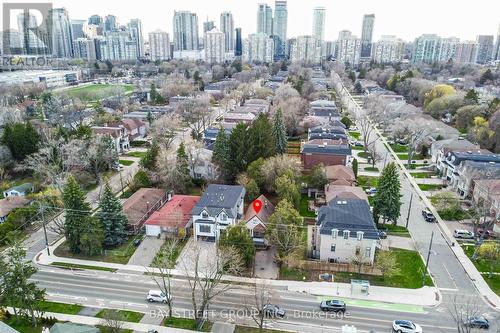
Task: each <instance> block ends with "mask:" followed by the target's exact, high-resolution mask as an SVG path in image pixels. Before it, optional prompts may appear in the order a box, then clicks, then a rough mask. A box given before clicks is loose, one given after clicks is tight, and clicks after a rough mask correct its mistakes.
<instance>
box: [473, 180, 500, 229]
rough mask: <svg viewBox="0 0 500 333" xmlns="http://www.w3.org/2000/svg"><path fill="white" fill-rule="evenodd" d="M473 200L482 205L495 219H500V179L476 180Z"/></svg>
mask: <svg viewBox="0 0 500 333" xmlns="http://www.w3.org/2000/svg"><path fill="white" fill-rule="evenodd" d="M472 199H473V200H474V202H476V203H481V204H482V205H483V206H484V207H485V208H486V209H488V210H489V211H490V213H491V215H492V216H493V217H495V218H496V219H500V178H497V179H477V180H474V191H473V192H472Z"/></svg>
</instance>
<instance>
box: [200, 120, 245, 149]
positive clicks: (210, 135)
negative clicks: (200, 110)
mask: <svg viewBox="0 0 500 333" xmlns="http://www.w3.org/2000/svg"><path fill="white" fill-rule="evenodd" d="M236 125H237V124H235V123H221V124H220V125H219V126H210V127H208V128H207V129H206V130H205V132H203V142H204V143H205V145H206V147H207V148H208V149H210V150H212V149H213V145H214V143H215V139H216V138H217V134H218V133H219V129H220V127H222V128H223V129H224V131H225V132H226V135H227V136H229V135H230V134H231V132H232V131H233V128H235V127H236Z"/></svg>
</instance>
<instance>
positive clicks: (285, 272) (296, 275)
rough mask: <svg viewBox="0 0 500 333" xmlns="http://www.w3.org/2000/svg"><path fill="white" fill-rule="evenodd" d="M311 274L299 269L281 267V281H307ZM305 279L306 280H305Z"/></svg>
mask: <svg viewBox="0 0 500 333" xmlns="http://www.w3.org/2000/svg"><path fill="white" fill-rule="evenodd" d="M309 275H310V272H308V271H306V270H302V269H298V268H289V267H284V266H282V267H280V271H279V279H280V280H291V281H307V280H308V278H309ZM304 277H305V280H304Z"/></svg>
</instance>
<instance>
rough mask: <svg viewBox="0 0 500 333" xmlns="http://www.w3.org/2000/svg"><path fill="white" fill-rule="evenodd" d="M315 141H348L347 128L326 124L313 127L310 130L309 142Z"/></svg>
mask: <svg viewBox="0 0 500 333" xmlns="http://www.w3.org/2000/svg"><path fill="white" fill-rule="evenodd" d="M314 139H332V140H339V139H345V140H347V134H346V130H345V126H335V125H332V124H325V125H319V126H314V127H311V128H310V129H309V130H308V134H307V140H314Z"/></svg>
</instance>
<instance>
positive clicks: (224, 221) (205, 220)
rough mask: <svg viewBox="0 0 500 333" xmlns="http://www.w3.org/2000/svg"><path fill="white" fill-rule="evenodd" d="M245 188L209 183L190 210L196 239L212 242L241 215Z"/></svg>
mask: <svg viewBox="0 0 500 333" xmlns="http://www.w3.org/2000/svg"><path fill="white" fill-rule="evenodd" d="M244 198H245V188H244V187H243V186H239V185H218V184H210V185H209V186H208V187H207V189H206V191H205V193H203V196H202V197H201V199H200V201H198V203H197V204H196V206H194V208H193V210H192V215H193V230H194V238H195V239H196V240H205V241H210V242H213V241H215V240H217V239H219V237H220V234H221V233H222V232H223V231H224V229H226V228H227V227H228V226H230V225H234V224H236V222H237V221H238V220H240V219H241V218H242V216H243V204H244Z"/></svg>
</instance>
